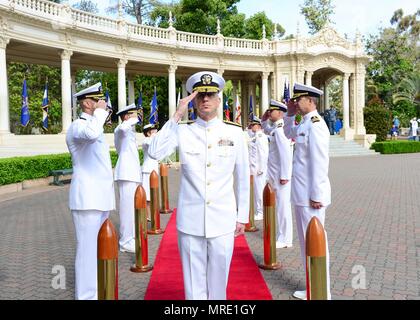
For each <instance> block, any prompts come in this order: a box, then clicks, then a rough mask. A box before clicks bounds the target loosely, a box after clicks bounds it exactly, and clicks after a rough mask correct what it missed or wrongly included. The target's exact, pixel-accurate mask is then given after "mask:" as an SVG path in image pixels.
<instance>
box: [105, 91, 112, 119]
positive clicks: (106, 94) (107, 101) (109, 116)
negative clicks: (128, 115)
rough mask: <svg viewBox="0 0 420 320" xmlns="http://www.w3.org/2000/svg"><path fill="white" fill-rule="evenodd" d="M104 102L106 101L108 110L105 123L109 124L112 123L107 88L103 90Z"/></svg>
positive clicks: (110, 104)
mask: <svg viewBox="0 0 420 320" xmlns="http://www.w3.org/2000/svg"><path fill="white" fill-rule="evenodd" d="M105 102H106V108H107V111H108V112H109V115H108V117H107V118H106V121H105V122H106V124H108V125H111V124H112V118H111V114H112V103H111V98H110V97H109V90H108V88H107V89H106V91H105Z"/></svg>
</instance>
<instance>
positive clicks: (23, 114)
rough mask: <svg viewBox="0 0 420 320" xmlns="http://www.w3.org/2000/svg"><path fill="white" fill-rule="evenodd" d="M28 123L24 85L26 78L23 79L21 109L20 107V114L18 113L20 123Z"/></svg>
mask: <svg viewBox="0 0 420 320" xmlns="http://www.w3.org/2000/svg"><path fill="white" fill-rule="evenodd" d="M28 123H29V103H28V88H27V87H26V79H23V87H22V109H21V114H20V124H21V125H22V126H24V127H26V126H27V125H28Z"/></svg>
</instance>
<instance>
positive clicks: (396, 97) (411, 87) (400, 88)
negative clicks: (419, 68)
mask: <svg viewBox="0 0 420 320" xmlns="http://www.w3.org/2000/svg"><path fill="white" fill-rule="evenodd" d="M392 102H393V103H394V104H395V105H398V104H401V103H402V102H404V103H405V104H406V105H408V106H410V105H412V106H413V107H414V108H415V110H416V116H420V73H419V72H413V74H411V75H410V76H409V77H407V78H404V79H403V80H402V81H401V82H400V83H399V84H398V85H397V87H396V93H394V94H393V96H392Z"/></svg>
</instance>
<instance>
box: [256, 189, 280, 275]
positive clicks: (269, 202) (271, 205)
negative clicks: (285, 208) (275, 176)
mask: <svg viewBox="0 0 420 320" xmlns="http://www.w3.org/2000/svg"><path fill="white" fill-rule="evenodd" d="M263 205H264V232H263V234H264V264H259V267H260V268H261V269H264V270H276V269H279V268H280V266H281V265H280V263H279V262H277V261H276V260H277V258H276V210H275V208H276V207H275V206H276V194H275V193H274V191H273V189H272V188H271V185H270V184H269V183H267V185H266V186H265V188H264V193H263Z"/></svg>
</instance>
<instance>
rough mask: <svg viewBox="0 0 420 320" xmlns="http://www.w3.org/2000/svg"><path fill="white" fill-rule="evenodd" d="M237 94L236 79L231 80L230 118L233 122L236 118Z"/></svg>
mask: <svg viewBox="0 0 420 320" xmlns="http://www.w3.org/2000/svg"><path fill="white" fill-rule="evenodd" d="M237 94H238V81H236V80H235V81H232V113H231V116H230V120H231V121H233V122H235V118H236V96H237Z"/></svg>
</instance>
